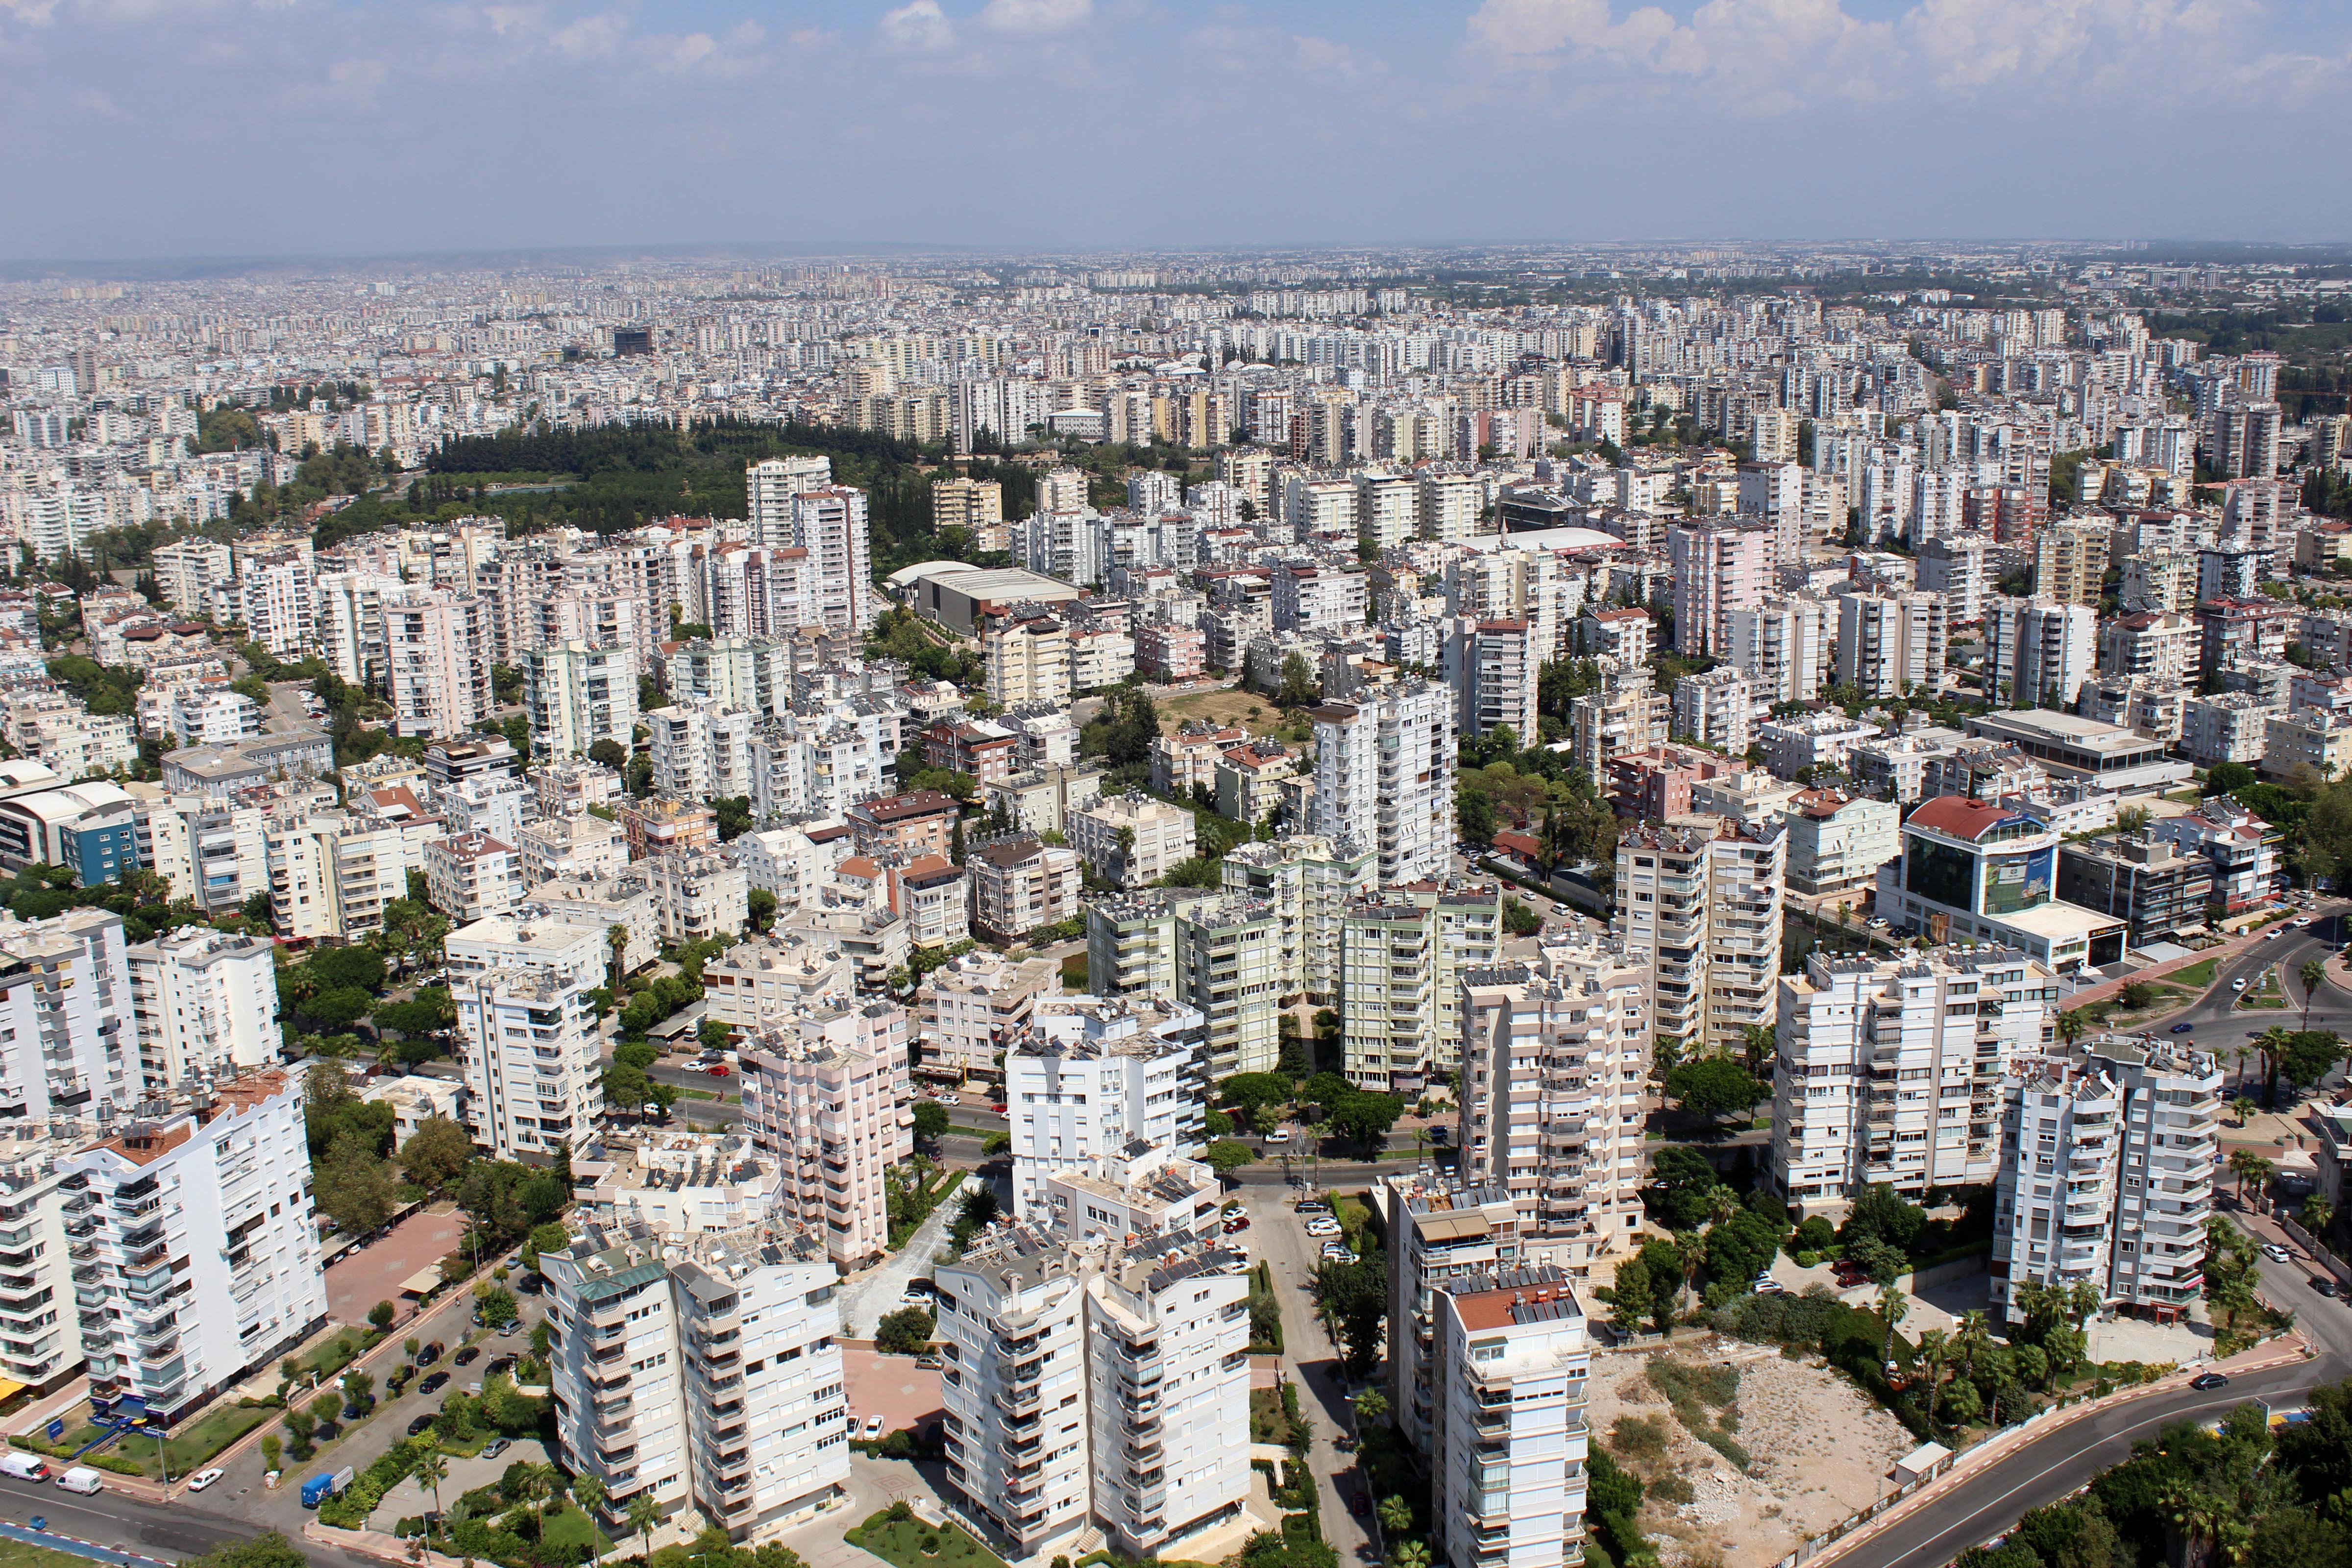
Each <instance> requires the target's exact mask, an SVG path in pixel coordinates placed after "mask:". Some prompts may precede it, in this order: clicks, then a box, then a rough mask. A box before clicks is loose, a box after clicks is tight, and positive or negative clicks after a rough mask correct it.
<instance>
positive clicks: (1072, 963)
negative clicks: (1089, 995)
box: [1062, 952, 1087, 991]
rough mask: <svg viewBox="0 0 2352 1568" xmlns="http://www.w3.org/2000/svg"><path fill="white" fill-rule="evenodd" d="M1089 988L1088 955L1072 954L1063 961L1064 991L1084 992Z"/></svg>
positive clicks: (1081, 953)
mask: <svg viewBox="0 0 2352 1568" xmlns="http://www.w3.org/2000/svg"><path fill="white" fill-rule="evenodd" d="M1086 988H1087V955H1086V954H1085V953H1083V952H1074V953H1071V954H1070V955H1069V956H1067V957H1066V958H1064V959H1063V960H1062V989H1063V990H1065V991H1084V990H1085V989H1086Z"/></svg>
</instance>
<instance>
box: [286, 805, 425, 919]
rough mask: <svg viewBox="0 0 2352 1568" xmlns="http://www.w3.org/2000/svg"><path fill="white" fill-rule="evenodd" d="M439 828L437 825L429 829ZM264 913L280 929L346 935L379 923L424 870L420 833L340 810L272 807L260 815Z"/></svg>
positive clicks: (405, 894) (406, 894)
mask: <svg viewBox="0 0 2352 1568" xmlns="http://www.w3.org/2000/svg"><path fill="white" fill-rule="evenodd" d="M430 830H431V831H434V832H436V834H437V832H438V829H437V827H435V828H431V829H430ZM261 832H262V850H263V854H264V856H265V858H266V860H267V864H268V877H269V912H270V919H271V921H272V923H274V924H275V925H276V926H277V928H278V935H280V936H283V937H289V938H295V939H315V938H318V937H339V938H350V937H352V936H356V935H362V934H364V933H366V932H368V931H381V930H383V907H384V905H386V904H388V903H390V902H392V901H393V900H394V899H404V898H406V897H408V873H409V872H410V871H411V870H422V869H424V864H425V854H424V845H425V842H429V840H421V839H420V836H419V835H418V834H417V833H416V832H415V831H412V830H411V829H408V828H405V827H404V826H401V825H400V824H398V823H392V822H377V821H375V820H374V819H371V818H366V817H361V816H352V815H348V814H346V813H343V812H340V811H308V810H295V811H289V812H284V813H278V812H272V813H271V814H270V815H269V816H267V817H265V818H264V819H263V821H262V828H261Z"/></svg>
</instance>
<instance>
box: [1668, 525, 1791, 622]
mask: <svg viewBox="0 0 2352 1568" xmlns="http://www.w3.org/2000/svg"><path fill="white" fill-rule="evenodd" d="M1666 550H1667V553H1668V555H1669V557H1670V558H1671V559H1672V561H1673V563H1674V584H1675V648H1676V650H1677V651H1679V652H1682V653H1685V654H1712V653H1720V652H1722V651H1723V648H1724V646H1725V644H1726V642H1727V640H1728V634H1729V629H1730V619H1731V613H1732V612H1733V611H1734V610H1738V609H1742V608H1746V607H1748V606H1750V605H1757V604H1759V603H1761V602H1762V600H1763V597H1764V589H1765V586H1766V584H1768V583H1769V581H1770V580H1771V574H1772V563H1773V561H1774V559H1775V555H1776V546H1775V542H1774V539H1773V535H1772V533H1771V531H1770V530H1769V529H1767V528H1764V527H1760V526H1757V527H1750V526H1738V527H1731V526H1725V525H1722V524H1716V523H1708V524H1701V525H1696V526H1693V527H1689V528H1670V529H1668V530H1666Z"/></svg>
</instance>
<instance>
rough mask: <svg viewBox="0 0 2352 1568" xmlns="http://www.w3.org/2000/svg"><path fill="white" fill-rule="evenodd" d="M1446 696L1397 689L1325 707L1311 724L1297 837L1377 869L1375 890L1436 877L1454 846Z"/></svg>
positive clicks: (1449, 701) (1422, 685)
mask: <svg viewBox="0 0 2352 1568" xmlns="http://www.w3.org/2000/svg"><path fill="white" fill-rule="evenodd" d="M1454 707H1455V700H1454V693H1453V692H1452V691H1451V690H1449V689H1447V688H1446V687H1444V685H1442V684H1440V683H1438V682H1434V681H1401V682H1398V683H1397V684H1395V685H1393V686H1390V687H1384V688H1382V689H1381V690H1380V691H1379V692H1378V693H1376V694H1369V695H1368V696H1367V697H1366V698H1365V700H1361V701H1359V702H1328V703H1325V704H1323V705H1322V706H1321V707H1318V708H1316V709H1314V710H1312V714H1311V716H1312V717H1313V719H1314V721H1315V794H1314V796H1313V798H1312V799H1311V801H1310V802H1309V804H1308V806H1307V831H1308V832H1310V833H1314V834H1317V835H1319V836H1321V837H1325V838H1328V839H1330V840H1331V841H1333V842H1334V843H1335V844H1340V845H1344V846H1346V847H1350V848H1352V847H1356V846H1363V847H1369V848H1370V849H1371V850H1372V851H1373V853H1374V854H1376V855H1377V856H1378V857H1379V859H1380V879H1381V884H1382V885H1383V886H1392V885H1394V884H1396V883H1399V882H1410V881H1413V880H1416V879H1421V878H1423V877H1436V876H1443V875H1444V874H1445V870H1446V868H1447V866H1448V865H1449V864H1450V863H1451V860H1452V845H1453V841H1454V763H1455V758H1456V756H1457V754H1458V752H1459V750H1460V747H1459V744H1458V742H1457V740H1456V736H1455V726H1454Z"/></svg>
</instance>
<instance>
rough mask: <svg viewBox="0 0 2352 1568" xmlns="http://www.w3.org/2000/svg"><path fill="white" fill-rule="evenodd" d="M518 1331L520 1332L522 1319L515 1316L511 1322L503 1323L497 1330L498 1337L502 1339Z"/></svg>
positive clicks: (510, 1336)
mask: <svg viewBox="0 0 2352 1568" xmlns="http://www.w3.org/2000/svg"><path fill="white" fill-rule="evenodd" d="M520 1332H522V1320H521V1319H520V1318H517V1319H515V1320H514V1321H512V1322H509V1323H508V1324H506V1325H504V1326H503V1327H501V1328H500V1329H499V1338H500V1339H502V1340H503V1339H509V1338H512V1337H513V1336H514V1335H516V1334H519V1333H520Z"/></svg>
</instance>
